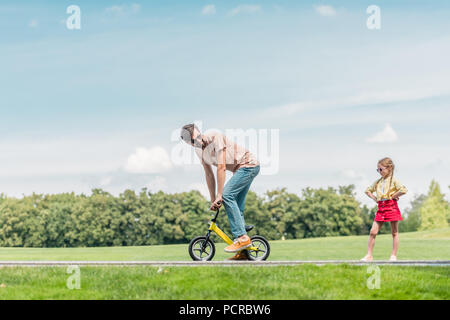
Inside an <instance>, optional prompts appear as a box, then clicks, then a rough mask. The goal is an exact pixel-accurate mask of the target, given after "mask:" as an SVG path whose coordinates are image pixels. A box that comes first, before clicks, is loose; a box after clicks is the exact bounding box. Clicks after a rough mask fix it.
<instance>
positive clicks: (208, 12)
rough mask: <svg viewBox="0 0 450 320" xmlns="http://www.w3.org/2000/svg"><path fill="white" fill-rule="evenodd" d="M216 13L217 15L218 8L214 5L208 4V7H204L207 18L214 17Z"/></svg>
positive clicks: (203, 11)
mask: <svg viewBox="0 0 450 320" xmlns="http://www.w3.org/2000/svg"><path fill="white" fill-rule="evenodd" d="M215 13H216V6H215V5H213V4H208V5H206V6H204V7H203V9H202V14H203V15H206V16H208V15H213V14H215Z"/></svg>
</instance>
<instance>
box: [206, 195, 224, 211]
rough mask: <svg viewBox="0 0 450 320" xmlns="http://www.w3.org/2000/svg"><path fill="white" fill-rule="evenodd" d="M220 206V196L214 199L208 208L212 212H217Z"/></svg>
mask: <svg viewBox="0 0 450 320" xmlns="http://www.w3.org/2000/svg"><path fill="white" fill-rule="evenodd" d="M221 206H222V196H221V195H218V196H217V197H216V200H214V202H213V203H212V205H211V208H209V209H210V210H212V211H215V210H218V209H219V208H220V207H221Z"/></svg>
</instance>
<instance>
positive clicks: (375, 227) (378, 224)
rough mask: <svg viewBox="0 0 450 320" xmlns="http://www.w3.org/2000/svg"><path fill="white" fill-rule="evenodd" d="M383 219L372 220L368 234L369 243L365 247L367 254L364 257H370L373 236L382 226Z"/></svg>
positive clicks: (375, 235)
mask: <svg viewBox="0 0 450 320" xmlns="http://www.w3.org/2000/svg"><path fill="white" fill-rule="evenodd" d="M383 224H384V222H383V221H374V222H373V225H372V228H371V229H370V234H369V245H368V248H367V255H366V256H365V257H364V258H369V259H372V253H373V247H374V246H375V238H376V237H377V234H378V232H379V231H380V229H381V227H382V226H383Z"/></svg>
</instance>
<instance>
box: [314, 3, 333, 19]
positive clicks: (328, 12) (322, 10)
mask: <svg viewBox="0 0 450 320" xmlns="http://www.w3.org/2000/svg"><path fill="white" fill-rule="evenodd" d="M315 9H316V12H317V13H318V14H320V15H321V16H324V17H332V16H335V15H336V10H335V9H334V8H333V7H332V6H329V5H320V6H316V7H315Z"/></svg>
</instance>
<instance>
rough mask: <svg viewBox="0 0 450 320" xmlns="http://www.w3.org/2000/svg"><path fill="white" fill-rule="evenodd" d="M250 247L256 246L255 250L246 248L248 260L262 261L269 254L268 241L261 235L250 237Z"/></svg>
mask: <svg viewBox="0 0 450 320" xmlns="http://www.w3.org/2000/svg"><path fill="white" fill-rule="evenodd" d="M251 240H252V247H256V248H257V249H256V250H251V249H247V250H246V251H247V256H248V259H249V260H253V261H264V260H267V258H268V257H269V255H270V245H269V241H267V240H266V238H264V237H263V236H253V237H251Z"/></svg>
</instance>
